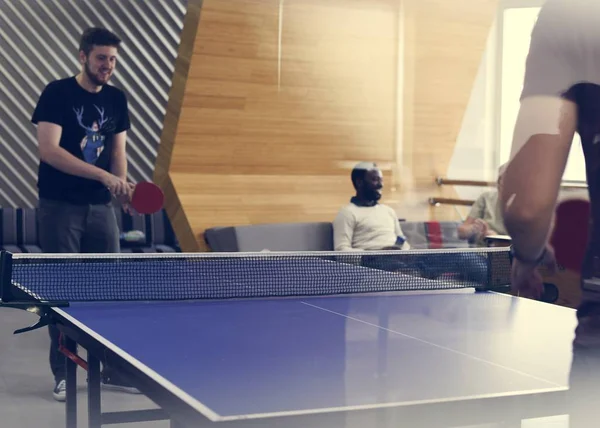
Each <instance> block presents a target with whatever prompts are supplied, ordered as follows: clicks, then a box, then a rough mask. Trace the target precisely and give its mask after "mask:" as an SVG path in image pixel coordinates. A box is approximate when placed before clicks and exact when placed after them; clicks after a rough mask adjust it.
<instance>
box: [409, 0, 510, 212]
mask: <svg viewBox="0 0 600 428" xmlns="http://www.w3.org/2000/svg"><path fill="white" fill-rule="evenodd" d="M403 6H404V8H403V9H404V25H405V31H404V39H405V45H404V53H405V54H404V58H405V61H404V104H403V107H404V108H403V111H404V115H403V147H404V150H403V152H404V159H403V160H404V165H406V167H407V168H410V171H411V173H412V179H413V180H414V183H415V187H416V188H415V192H416V194H419V195H429V196H434V195H435V196H444V197H449V198H455V197H457V195H456V193H455V191H454V189H453V188H452V187H451V186H443V187H441V188H440V187H438V186H437V185H436V184H434V179H435V177H436V176H444V175H446V172H447V170H448V166H449V163H450V160H451V158H452V156H453V154H454V149H455V144H456V141H457V138H458V135H459V132H460V130H461V126H462V122H463V118H464V114H465V110H466V107H467V104H468V102H469V98H470V96H471V91H472V88H473V84H474V81H475V77H476V75H477V71H478V67H479V65H480V62H481V58H482V55H483V50H484V48H485V45H486V42H487V39H488V36H489V33H490V29H491V24H492V22H493V20H494V17H495V14H496V12H497V6H498V0H477V1H472V0H452V1H447V0H404V3H403ZM430 214H431V217H432V218H435V219H437V220H443V219H456V217H457V215H456V211H455V210H454V208H453V207H451V206H440V207H435V208H431V211H430Z"/></svg>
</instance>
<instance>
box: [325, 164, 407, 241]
mask: <svg viewBox="0 0 600 428" xmlns="http://www.w3.org/2000/svg"><path fill="white" fill-rule="evenodd" d="M351 178H352V184H353V185H354V188H355V189H356V195H355V196H354V197H352V199H351V200H350V203H349V204H348V205H346V206H344V207H343V208H342V209H341V210H340V211H339V213H338V215H337V217H336V218H335V220H334V222H333V244H334V248H335V250H336V251H364V250H384V249H385V250H388V249H404V250H405V249H409V248H410V246H409V244H408V242H407V241H406V237H405V236H404V234H403V233H402V229H401V227H400V223H399V221H398V217H397V216H396V213H395V212H394V210H393V209H392V208H391V207H389V206H387V205H383V204H380V203H379V200H380V199H381V189H383V174H382V173H381V170H380V169H379V168H378V167H377V165H376V164H375V163H373V162H361V163H359V164H358V165H356V166H355V167H354V169H353V170H352V174H351Z"/></svg>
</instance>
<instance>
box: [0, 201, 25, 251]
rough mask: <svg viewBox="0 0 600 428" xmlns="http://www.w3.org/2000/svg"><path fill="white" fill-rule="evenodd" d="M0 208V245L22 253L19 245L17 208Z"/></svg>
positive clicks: (8, 249)
mask: <svg viewBox="0 0 600 428" xmlns="http://www.w3.org/2000/svg"><path fill="white" fill-rule="evenodd" d="M0 210H1V213H0V223H1V224H0V247H1V248H2V249H3V250H5V251H10V252H11V253H22V252H23V250H22V249H21V247H20V246H19V234H18V229H19V219H18V218H17V209H16V208H11V207H4V208H0ZM19 217H20V214H19Z"/></svg>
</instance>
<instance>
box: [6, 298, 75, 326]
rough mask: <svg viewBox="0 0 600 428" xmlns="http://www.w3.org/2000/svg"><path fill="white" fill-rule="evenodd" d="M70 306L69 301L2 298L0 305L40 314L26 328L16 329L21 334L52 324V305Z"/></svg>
mask: <svg viewBox="0 0 600 428" xmlns="http://www.w3.org/2000/svg"><path fill="white" fill-rule="evenodd" d="M67 306H69V303H68V302H61V301H59V302H46V301H31V302H15V301H11V302H4V301H2V300H0V307H4V308H13V309H22V310H24V311H26V312H30V313H32V314H35V315H37V316H39V317H40V318H39V319H38V321H37V322H36V323H35V324H33V325H31V326H29V327H25V328H20V329H17V330H15V331H14V333H13V334H21V333H26V332H29V331H33V330H37V329H39V328H42V327H46V326H48V325H50V324H52V322H53V321H52V317H51V316H50V311H49V308H50V307H67Z"/></svg>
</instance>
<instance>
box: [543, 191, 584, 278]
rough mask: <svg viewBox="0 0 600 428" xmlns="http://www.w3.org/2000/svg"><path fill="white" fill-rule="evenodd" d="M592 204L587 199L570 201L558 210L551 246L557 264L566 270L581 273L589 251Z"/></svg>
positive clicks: (559, 206)
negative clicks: (586, 253)
mask: <svg viewBox="0 0 600 428" xmlns="http://www.w3.org/2000/svg"><path fill="white" fill-rule="evenodd" d="M589 220H590V203H589V201H587V200H585V199H570V200H566V201H564V202H561V203H560V204H559V205H558V207H557V208H556V216H555V222H554V230H553V231H552V237H551V239H550V244H551V245H552V247H553V248H554V253H555V255H556V262H557V263H558V264H559V265H561V266H564V267H565V269H568V270H572V271H576V272H580V271H581V267H582V265H583V260H584V257H585V252H586V250H587V243H588V229H589V222H590V221H589Z"/></svg>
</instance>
